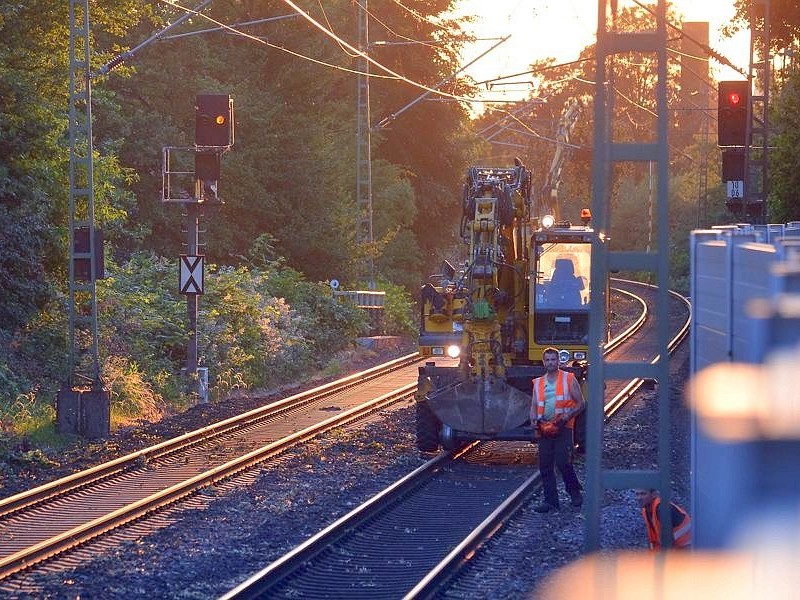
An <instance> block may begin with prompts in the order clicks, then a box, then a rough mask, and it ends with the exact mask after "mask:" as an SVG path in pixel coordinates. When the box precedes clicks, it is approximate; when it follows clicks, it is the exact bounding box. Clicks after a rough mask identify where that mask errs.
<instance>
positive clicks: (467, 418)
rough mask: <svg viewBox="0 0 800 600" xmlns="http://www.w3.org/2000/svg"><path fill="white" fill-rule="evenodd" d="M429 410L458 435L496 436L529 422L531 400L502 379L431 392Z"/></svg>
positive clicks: (468, 383)
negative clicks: (466, 433) (463, 432)
mask: <svg viewBox="0 0 800 600" xmlns="http://www.w3.org/2000/svg"><path fill="white" fill-rule="evenodd" d="M428 406H430V408H431V410H432V411H433V413H434V414H435V415H436V416H437V417H438V418H439V419H440V420H441V422H442V423H444V424H445V425H449V426H450V427H452V428H453V429H455V430H457V431H466V432H469V433H484V434H497V433H500V432H502V431H508V430H509V429H514V428H515V427H519V426H520V425H522V424H523V423H524V422H525V421H526V420H527V419H528V417H529V415H530V407H531V397H530V396H529V395H528V394H524V393H522V392H520V391H519V390H518V389H516V388H514V387H513V386H510V385H508V383H506V382H505V381H503V380H502V379H494V378H490V379H478V380H476V381H465V382H462V383H459V384H457V385H455V386H449V387H446V388H442V389H441V390H437V391H434V392H431V393H430V394H429V395H428Z"/></svg>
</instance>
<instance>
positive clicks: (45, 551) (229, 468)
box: [0, 383, 416, 579]
mask: <svg viewBox="0 0 800 600" xmlns="http://www.w3.org/2000/svg"><path fill="white" fill-rule="evenodd" d="M415 390H416V384H415V383H413V384H408V385H405V386H403V387H401V388H398V389H396V390H394V391H392V392H389V393H388V394H384V395H382V396H379V397H378V398H375V399H373V400H371V401H369V402H366V403H363V404H361V405H359V406H356V407H354V408H352V409H350V410H347V411H344V412H342V413H341V414H339V415H336V416H333V417H330V418H329V419H326V420H324V421H321V422H319V423H316V424H314V425H311V426H309V427H306V428H305V429H302V430H300V431H297V432H295V433H293V434H291V435H289V436H286V437H284V438H281V439H280V440H276V441H274V442H272V443H270V444H267V445H265V446H263V447H262V448H259V449H257V450H254V451H252V452H249V453H247V454H245V455H243V456H240V457H238V458H236V459H233V460H231V461H228V462H227V463H224V464H222V465H219V466H217V467H214V468H213V469H210V470H208V471H206V472H204V473H201V474H199V475H197V476H195V477H192V478H190V479H187V480H184V481H182V482H180V483H177V484H175V485H173V486H171V487H169V488H166V489H164V490H161V491H159V492H157V493H155V494H152V495H150V496H147V497H146V498H143V499H141V500H138V501H136V502H134V503H132V504H130V505H128V506H125V507H123V508H120V509H118V510H115V511H113V512H110V513H108V514H106V515H104V516H102V517H99V518H97V519H94V520H92V521H90V522H88V523H85V524H83V525H80V526H78V527H74V528H73V529H70V530H68V531H65V532H63V533H60V534H58V535H56V536H53V537H51V538H49V539H47V540H44V541H42V542H39V543H37V544H34V545H32V546H30V547H28V548H26V549H24V550H21V551H19V552H16V553H14V554H11V555H9V556H7V557H5V558H3V559H0V579H3V578H5V577H7V576H9V575H11V574H13V573H16V572H17V571H20V570H22V569H25V568H27V567H29V566H31V565H32V564H34V563H37V562H40V561H42V560H45V559H47V558H50V557H52V556H54V555H56V554H59V553H61V552H64V551H66V550H69V549H72V548H74V547H75V546H77V545H79V544H83V543H85V542H87V541H89V540H91V539H92V538H94V537H97V536H98V535H101V534H103V533H106V532H108V531H110V530H112V529H115V528H117V527H120V526H121V525H124V524H126V523H129V522H131V521H133V520H135V519H138V518H140V517H142V516H144V515H146V514H147V513H149V512H152V511H154V510H156V509H157V508H162V507H164V506H166V505H169V504H172V503H173V502H175V501H177V500H179V499H181V498H184V497H186V496H188V495H189V494H192V493H194V492H196V491H198V490H200V489H201V488H203V487H206V486H208V485H210V484H212V483H215V482H217V481H219V480H221V479H225V478H228V477H231V476H232V475H235V474H236V473H238V472H240V471H242V470H244V469H246V468H248V467H251V466H252V465H254V464H256V463H259V462H261V461H264V460H266V459H268V458H270V457H272V456H275V455H276V454H280V453H281V452H284V451H285V450H286V449H287V448H289V447H290V446H292V445H295V444H298V443H301V442H304V441H307V440H309V439H311V438H313V437H315V436H317V435H319V434H320V433H323V432H325V431H328V430H330V429H333V428H335V427H340V426H342V425H346V424H347V423H350V422H352V421H354V420H356V419H360V418H363V417H364V416H366V415H368V414H371V413H374V412H375V411H378V410H380V409H382V408H385V407H386V406H389V405H391V404H394V403H396V402H399V401H401V400H405V399H408V398H410V397H413V394H414V392H415Z"/></svg>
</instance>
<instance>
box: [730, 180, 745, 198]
mask: <svg viewBox="0 0 800 600" xmlns="http://www.w3.org/2000/svg"><path fill="white" fill-rule="evenodd" d="M727 183H728V198H744V181H728V182H727Z"/></svg>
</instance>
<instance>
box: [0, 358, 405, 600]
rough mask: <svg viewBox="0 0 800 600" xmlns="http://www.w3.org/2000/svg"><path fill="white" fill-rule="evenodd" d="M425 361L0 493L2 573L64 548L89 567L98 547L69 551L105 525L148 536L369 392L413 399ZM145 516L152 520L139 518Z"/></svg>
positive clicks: (351, 415) (335, 422)
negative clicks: (180, 506) (178, 508)
mask: <svg viewBox="0 0 800 600" xmlns="http://www.w3.org/2000/svg"><path fill="white" fill-rule="evenodd" d="M419 364H420V363H419V359H418V358H417V357H416V355H409V356H407V357H404V358H403V359H399V360H397V361H393V362H392V363H389V364H387V365H383V366H382V367H381V368H376V369H370V370H369V371H365V372H364V373H361V374H357V375H354V376H351V377H350V378H346V379H345V380H342V381H339V382H334V383H332V384H328V385H326V386H321V387H320V388H317V389H315V390H310V391H309V392H305V393H303V394H297V395H295V396H292V397H290V398H287V399H284V400H281V401H279V402H276V403H272V404H270V405H268V406H265V407H263V408H260V409H257V410H254V411H250V412H248V413H245V414H244V415H242V416H239V417H236V418H233V419H228V420H226V421H222V422H220V423H216V424H214V425H211V426H208V427H204V428H202V429H199V430H197V431H194V432H191V433H189V434H186V435H184V436H181V437H179V438H176V439H174V440H170V441H168V442H164V443H163V444H159V445H156V446H153V447H151V448H147V449H145V450H142V451H139V452H136V453H132V454H130V455H127V456H125V457H122V458H120V459H117V460H115V461H111V462H110V463H106V464H104V465H99V466H98V467H95V468H93V469H89V470H88V471H85V472H81V473H76V474H75V475H74V476H72V477H67V478H64V479H62V480H58V481H55V482H52V483H51V484H47V485H45V486H42V487H40V488H36V489H34V490H30V491H28V492H25V493H23V494H18V495H16V496H12V497H9V498H6V499H3V500H0V579H3V581H4V582H5V581H9V582H10V581H11V579H12V577H11V575H12V574H14V573H16V572H19V571H20V570H23V569H28V570H29V571H30V567H31V566H32V565H35V564H37V563H38V564H44V565H49V564H50V563H53V561H46V560H45V559H47V558H49V557H53V556H56V555H61V556H64V561H60V560H57V561H55V563H54V564H53V566H52V569H55V570H57V569H58V568H59V567H58V564H59V563H63V564H62V567H61V568H63V565H73V566H74V565H77V564H81V562H82V561H85V560H89V559H90V558H91V556H92V554H91V550H88V551H87V552H86V553H84V554H82V553H81V551H80V550H79V551H78V552H77V553H76V552H74V551H73V552H66V551H67V550H69V549H74V548H76V547H81V548H82V547H87V548H92V547H95V546H96V544H89V545H88V546H87V545H86V544H85V542H86V541H88V540H90V539H93V538H98V539H101V540H109V541H110V540H113V539H114V537H115V536H114V534H108V533H107V532H109V531H111V530H114V529H115V528H119V527H120V525H122V524H124V523H129V522H131V521H132V520H136V519H138V522H137V526H136V528H138V530H139V533H137V534H136V535H137V536H138V537H141V536H142V535H146V534H147V531H148V529H147V523H148V522H149V521H151V520H154V521H157V520H158V519H157V518H156V519H150V516H151V515H156V516H157V515H158V514H160V511H159V507H163V506H165V505H167V504H170V503H175V502H176V500H179V499H180V498H185V497H187V496H193V495H194V494H195V492H196V491H198V490H200V489H203V487H208V486H209V485H210V484H211V483H213V482H215V481H220V480H222V479H225V478H228V477H230V476H231V474H233V473H235V472H237V471H241V470H242V469H246V468H247V466H248V464H253V463H255V462H257V461H265V460H268V459H269V457H270V456H274V455H275V454H278V453H280V452H281V451H282V449H283V448H285V447H286V445H284V442H285V443H286V444H291V443H295V444H297V443H301V442H302V440H303V439H308V437H310V436H312V435H315V434H316V433H318V432H319V431H322V430H324V429H330V428H332V427H338V426H341V425H342V424H344V423H348V422H351V421H353V420H355V419H358V418H359V414H361V412H360V411H355V410H354V407H356V406H358V405H360V404H363V403H364V401H365V400H367V399H369V400H373V399H375V398H376V397H378V398H379V401H378V402H377V403H376V404H374V405H373V406H372V407H371V408H370V407H367V408H366V409H365V410H366V411H367V412H369V411H370V410H371V411H373V414H374V411H378V410H380V406H382V405H383V404H381V403H382V402H384V401H385V402H392V401H393V400H392V398H390V397H386V398H380V397H381V396H391V394H390V392H395V391H396V390H397V395H396V396H395V398H396V399H395V400H394V401H396V402H397V401H400V402H402V399H403V398H408V397H410V395H411V394H412V393H413V390H414V385H409V382H414V383H415V382H416V376H417V369H418V365H419ZM364 378H366V379H367V382H366V383H364V382H363V381H361V380H362V379H364ZM351 410H352V412H349V411H351ZM332 414H334V415H335V416H334V417H331V416H330V415H332ZM326 417H327V418H326ZM320 421H324V424H323V427H322V429H319V430H316V429H315V427H314V424H315V423H317V422H320ZM284 438H290V439H288V440H284ZM282 440H283V441H282ZM144 515H147V518H141V517H142V516H144ZM162 520H163V519H162ZM129 529H130V528H129V527H126V528H123V530H122V531H125V530H129ZM110 543H112V545H113V542H110ZM43 561H44V562H43ZM12 585H13V584H12ZM0 589H3V588H2V584H0ZM13 589H23V588H19V587H16V588H13Z"/></svg>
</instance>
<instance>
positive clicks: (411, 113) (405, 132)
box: [0, 0, 473, 413]
mask: <svg viewBox="0 0 800 600" xmlns="http://www.w3.org/2000/svg"><path fill="white" fill-rule="evenodd" d="M298 4H299V5H300V6H301V8H302V9H303V10H305V11H307V13H308V14H309V15H310V16H311V17H312V18H313V19H316V20H317V21H318V22H319V23H321V24H323V25H324V26H326V27H328V28H330V29H331V30H332V31H334V32H335V34H336V35H338V36H340V38H341V40H343V41H337V40H334V39H331V37H329V36H326V35H323V33H322V32H321V31H320V30H319V29H318V28H317V27H315V26H314V25H313V24H311V23H309V22H308V20H306V19H304V18H302V17H300V16H298V15H296V14H292V13H293V11H292V10H291V9H290V7H289V6H288V5H287V4H286V3H285V2H282V1H280V0H231V1H230V2H215V3H213V4H211V5H210V6H209V7H206V8H204V9H203V11H202V14H199V15H193V16H192V18H191V19H189V20H188V21H187V22H185V23H184V24H182V25H180V26H178V27H176V28H174V29H172V30H170V31H169V32H168V34H166V35H161V36H159V37H157V38H153V35H154V34H155V33H156V32H158V31H159V30H161V28H163V27H164V26H166V25H167V24H168V23H170V22H174V21H175V19H176V18H177V17H178V16H180V15H181V14H182V13H181V12H180V10H179V9H178V8H176V7H175V6H174V5H171V4H170V3H165V2H164V3H161V2H159V3H141V2H138V1H137V0H113V1H112V0H92V1H91V2H89V6H90V30H91V31H90V34H91V38H90V42H91V48H92V57H91V67H92V72H93V73H94V74H95V76H94V77H92V80H91V83H92V99H93V104H92V109H93V117H94V118H93V123H92V126H93V141H94V148H95V155H94V177H95V182H94V183H95V205H96V219H97V225H98V226H100V227H102V228H103V230H104V232H105V239H106V256H107V261H108V265H107V272H108V273H109V275H110V276H109V278H108V279H107V280H105V281H103V282H100V283H99V284H98V297H99V310H100V327H101V338H102V339H101V354H102V355H103V361H104V364H105V366H106V368H107V369H109V370H110V372H111V373H113V376H112V375H110V379H113V381H114V383H113V385H114V386H115V391H114V394H115V396H114V397H115V399H117V400H119V402H122V403H123V404H124V400H125V397H126V396H130V394H131V390H132V389H135V388H136V387H137V386H139V387H140V388H141V389H142V390H145V389H146V390H147V391H148V393H152V394H155V396H151V397H149V399H148V401H147V404H148V405H149V406H152V404H153V403H152V402H151V401H150V400H152V399H153V398H156V396H157V395H158V394H161V395H166V396H170V397H174V396H177V395H179V392H180V390H179V387H180V386H179V385H178V381H179V380H178V379H177V377H178V373H179V369H180V366H181V363H182V361H183V360H184V359H185V346H186V335H187V333H186V329H187V327H186V314H185V309H184V308H183V297H180V296H179V295H178V294H177V290H176V289H175V287H176V286H175V283H176V282H175V269H176V267H175V263H176V262H177V261H176V258H177V255H178V254H181V253H183V252H185V250H184V247H185V243H186V241H187V240H186V233H185V223H184V216H183V214H182V212H183V211H182V210H181V206H180V205H178V204H170V205H165V204H162V203H161V202H160V198H161V195H162V187H163V186H162V166H163V165H162V150H163V148H164V147H167V146H174V147H180V148H188V147H191V146H192V145H193V142H194V139H193V137H194V118H195V115H194V108H193V107H194V101H195V97H196V95H197V94H198V93H229V94H230V95H231V96H232V97H233V98H234V101H235V106H236V121H235V125H236V144H235V146H234V148H233V149H232V151H231V152H228V153H226V154H225V156H224V157H223V160H222V177H221V181H220V184H219V190H220V196H221V197H222V198H223V200H224V201H225V204H224V205H223V206H221V207H219V208H214V207H207V208H205V209H204V214H203V215H202V217H201V229H202V231H203V233H202V234H201V240H200V242H201V251H202V252H204V253H205V254H206V256H207V258H208V260H207V264H209V263H211V264H214V265H216V266H215V267H214V269H213V270H212V271H211V272H210V273H208V274H207V275H208V277H207V283H208V284H209V291H208V294H207V296H206V297H204V299H203V302H202V303H201V307H204V308H201V311H204V312H201V319H204V320H205V321H204V323H205V325H206V326H207V327H208V329H207V331H206V333H201V335H203V336H205V337H203V338H202V340H201V348H202V350H201V353H202V357H201V360H204V361H206V362H207V363H208V364H215V363H218V364H219V365H220V369H224V370H225V373H227V375H225V377H223V376H222V374H221V373H220V374H218V379H219V381H220V382H221V381H222V379H225V380H226V381H227V383H226V384H225V385H227V386H228V388H230V387H232V386H234V385H239V384H240V383H241V384H246V385H254V386H258V385H267V384H269V383H270V382H271V381H272V380H273V379H274V377H275V373H278V372H281V371H282V372H285V373H291V372H292V369H293V368H297V369H307V367H308V366H309V364H312V363H313V362H314V361H318V360H320V357H325V356H329V354H330V353H331V352H334V351H336V350H337V349H338V348H341V347H342V346H343V345H346V344H347V343H349V342H351V341H352V340H353V338H354V337H355V336H356V335H358V334H359V333H361V332H363V331H364V327H365V325H366V324H365V322H364V319H363V316H362V315H360V314H359V313H358V312H354V311H353V310H352V309H351V308H349V307H347V306H342V305H340V304H338V303H336V302H334V301H333V299H332V298H331V296H330V290H329V289H328V288H327V286H326V285H325V284H324V282H325V281H326V280H329V279H331V278H334V277H335V278H337V279H339V280H341V281H343V282H344V283H345V284H347V285H351V286H353V287H356V286H359V277H361V276H363V274H364V271H363V263H364V262H365V260H366V258H367V257H371V258H372V259H373V260H374V264H375V265H376V267H377V269H378V275H379V277H380V278H381V279H382V280H385V281H386V287H387V289H391V290H392V306H393V307H394V308H393V311H394V312H393V316H392V319H391V323H392V324H391V325H390V327H396V328H397V331H401V330H402V331H408V319H407V318H404V317H403V316H402V315H401V314H400V313H401V312H402V311H403V310H405V309H408V308H410V306H409V302H410V300H409V297H408V296H407V294H408V293H409V292H408V290H413V289H415V288H416V287H417V286H418V282H419V281H420V280H421V279H422V274H424V273H427V270H428V266H426V265H425V261H426V260H427V259H428V258H429V255H430V254H431V253H432V252H433V250H432V249H433V248H434V247H435V246H436V245H437V244H438V243H440V241H441V239H442V237H443V234H442V232H443V231H447V232H448V234H449V232H450V231H453V230H455V228H456V221H455V219H453V222H452V226H450V224H449V223H448V222H447V219H448V218H451V217H453V214H452V213H453V210H454V207H457V206H458V205H459V200H458V199H459V197H460V181H459V179H460V174H461V172H462V171H463V168H464V167H465V166H466V164H467V161H468V159H467V157H468V155H469V153H470V151H471V144H472V139H473V138H471V136H470V133H469V131H468V126H467V125H468V116H467V114H466V112H465V110H464V108H463V106H462V105H461V104H459V103H457V102H445V101H436V102H433V101H430V100H433V99H434V98H435V97H436V95H435V94H434V95H432V96H431V98H430V100H426V101H423V102H419V103H418V104H417V105H416V106H414V107H413V109H411V110H408V111H406V112H404V113H403V114H402V115H400V116H399V117H398V119H397V120H396V121H394V122H392V124H391V125H390V126H389V127H388V128H383V129H381V130H380V131H378V129H375V131H374V132H373V137H372V149H373V163H372V165H373V173H372V175H373V208H374V243H373V244H372V245H370V246H366V245H363V244H358V243H357V241H356V235H355V232H356V223H357V220H358V215H357V211H356V198H355V188H356V138H355V132H356V92H357V75H356V73H355V71H357V70H358V69H359V68H360V66H361V65H360V62H361V61H360V59H359V58H358V57H357V56H355V55H354V53H353V52H352V51H351V50H350V49H348V48H347V44H350V45H351V46H358V39H357V38H358V35H357V31H358V28H357V22H358V21H357V14H358V13H357V10H358V4H357V3H353V2H351V1H349V0H335V1H333V2H325V3H319V2H316V1H315V0H303V1H301V2H299V3H298ZM452 4H453V2H451V0H424V1H421V2H415V3H413V7H412V6H411V4H410V3H405V4H401V3H397V2H393V1H392V0H372V1H371V2H370V3H369V9H370V15H369V26H370V36H371V40H373V41H379V40H381V41H387V42H392V43H393V42H402V45H393V44H392V43H390V44H372V45H370V46H368V47H367V51H368V52H369V54H370V56H373V57H374V58H375V60H376V61H378V62H380V63H381V64H383V65H385V66H386V67H388V69H390V70H393V71H396V72H397V73H400V74H402V76H403V77H405V78H407V79H408V80H409V81H399V80H397V79H395V78H393V77H392V76H389V75H387V72H386V71H384V70H382V69H381V68H380V67H378V66H375V65H373V66H371V68H370V71H371V72H372V74H373V75H374V77H373V78H371V83H370V87H371V91H372V101H373V104H372V120H373V123H372V125H376V124H377V122H378V121H379V120H380V119H381V118H382V117H383V116H385V115H387V114H389V113H391V112H393V111H395V110H397V108H398V107H400V106H403V105H405V104H407V103H408V102H409V101H410V100H411V99H413V98H416V97H418V96H419V95H420V94H422V93H423V92H424V90H423V89H422V88H420V87H419V86H418V85H414V84H413V82H418V83H419V84H422V85H423V86H429V87H433V86H436V85H439V84H440V83H441V82H442V81H443V80H445V79H447V78H448V77H450V76H451V75H453V73H454V71H455V70H456V69H457V66H458V60H457V53H458V49H459V46H460V44H462V43H463V36H462V32H461V29H460V26H459V25H458V23H456V22H454V21H451V20H448V19H447V18H444V17H443V16H442V15H443V14H444V13H445V12H446V11H447V10H448V9H450V8H451V5H452ZM68 17H69V15H68V4H67V3H64V2H56V1H55V0H31V1H29V2H17V3H6V4H5V5H3V6H2V7H0V33H2V35H0V252H2V254H0V256H2V258H1V259H0V283H2V285H3V288H4V294H3V295H2V296H0V342H2V346H1V347H0V380H2V381H3V382H5V383H8V385H5V384H4V385H3V386H2V387H3V390H4V392H3V393H4V394H7V396H4V397H3V400H8V399H11V400H13V399H14V398H15V397H17V396H18V395H19V394H25V393H28V392H29V391H31V390H32V389H34V388H36V386H37V379H39V380H41V381H45V380H46V381H47V382H48V383H47V385H48V386H50V387H49V388H48V390H49V391H52V389H51V388H52V386H53V385H57V383H58V381H59V380H60V379H61V378H63V377H64V376H65V373H63V369H64V363H65V362H66V359H65V356H64V354H65V350H64V349H65V348H66V334H67V331H66V327H67V326H66V317H65V313H66V308H67V297H68V296H67V289H66V286H67V272H68V271H67V258H68V247H67V246H68V207H69V179H68V173H69V169H68V165H69V148H68V145H69V139H68V135H67V134H68V110H69V54H68V52H69V50H68V48H69V44H68V41H69V18H68ZM221 24H225V25H232V26H233V28H234V29H236V30H238V31H234V29H231V28H226V27H223V26H222V25H221ZM147 39H154V40H155V41H152V43H150V44H148V45H144V46H140V44H141V42H142V41H144V40H147ZM411 40H415V41H419V42H423V43H419V44H417V43H413V44H411V43H409V42H410V41H411ZM345 42H346V43H347V44H346V43H345ZM133 48H137V50H136V52H135V53H132V52H130V50H131V49H133ZM112 59H113V63H114V64H116V65H117V66H116V67H115V68H113V69H111V70H110V72H107V73H105V74H103V75H99V74H98V73H99V69H100V67H101V66H104V65H106V66H108V65H110V64H112ZM442 90H443V91H445V92H447V93H452V94H464V93H468V92H469V90H468V89H467V88H466V87H465V85H464V84H463V83H460V82H458V81H453V82H451V83H448V84H447V85H446V86H443V87H442ZM186 157H188V158H186ZM186 157H184V158H185V159H186V160H188V164H189V165H190V168H191V164H192V155H191V152H189V151H186ZM189 191H191V190H189ZM433 220H435V221H436V222H437V225H438V227H436V228H431V227H430V223H431V222H432V221H433ZM320 282H323V283H320ZM398 285H400V286H404V287H405V289H406V291H405V292H403V291H400V290H401V288H399V287H398ZM48 346H49V347H50V348H51V350H43V349H44V348H47V347H48ZM48 352H49V354H51V355H52V356H47V359H46V360H42V358H43V356H44V355H46V354H48ZM30 357H35V359H34V360H33V361H31V362H30V365H31V368H30V369H26V366H27V365H28V359H29V358H30ZM37 366H38V371H37ZM134 381H135V382H138V383H136V384H135V385H126V382H127V383H130V382H134ZM139 384H141V385H139ZM219 385H222V383H220V384H219ZM36 389H39V392H38V393H44V390H43V388H42V387H41V386H39V387H38V388H36ZM49 391H48V393H49ZM32 393H33V392H32ZM115 401H116V400H115ZM121 406H122V405H121ZM143 406H144V405H143ZM120 410H121V411H122V413H125V412H126V409H124V408H121V409H120Z"/></svg>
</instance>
